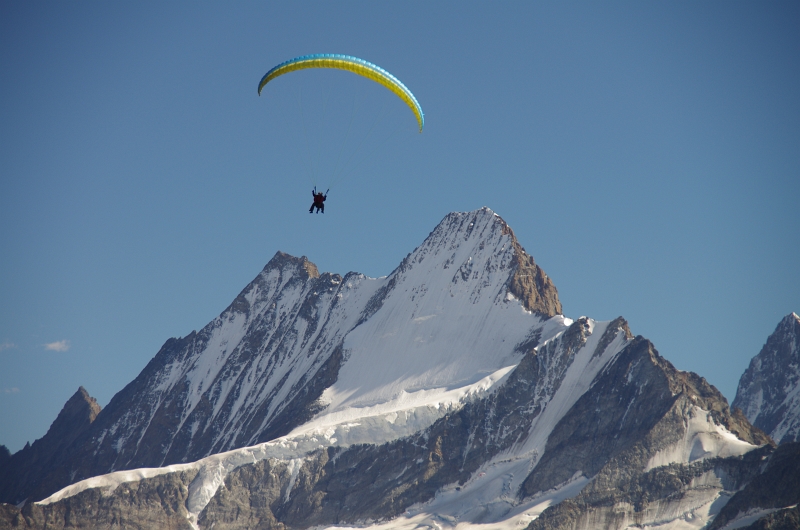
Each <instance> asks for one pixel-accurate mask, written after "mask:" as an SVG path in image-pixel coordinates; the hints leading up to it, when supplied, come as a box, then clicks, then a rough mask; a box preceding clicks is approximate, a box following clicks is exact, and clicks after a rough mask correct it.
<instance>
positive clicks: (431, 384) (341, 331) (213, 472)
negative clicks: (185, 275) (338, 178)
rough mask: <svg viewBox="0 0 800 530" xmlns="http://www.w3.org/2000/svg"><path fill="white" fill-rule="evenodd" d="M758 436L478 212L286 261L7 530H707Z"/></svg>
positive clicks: (168, 346)
mask: <svg viewBox="0 0 800 530" xmlns="http://www.w3.org/2000/svg"><path fill="white" fill-rule="evenodd" d="M767 442H769V439H768V438H767V437H766V436H765V435H763V433H761V432H760V431H758V430H757V429H754V428H753V427H752V426H751V425H750V424H749V423H748V422H747V420H746V419H745V418H744V417H743V416H742V415H741V414H737V413H736V412H735V411H734V412H731V410H730V409H729V407H728V406H727V403H726V402H725V400H724V398H723V397H722V396H721V395H720V394H719V392H717V391H716V389H714V388H713V387H711V386H710V385H708V384H707V382H706V381H705V380H704V379H702V378H701V377H699V376H696V375H695V374H691V373H687V372H679V371H677V370H675V369H674V367H672V366H671V365H670V364H669V363H668V362H667V361H666V360H665V359H663V358H661V357H660V355H658V353H657V351H656V350H655V348H654V346H653V345H652V344H651V343H650V342H649V341H647V340H646V339H644V338H643V337H634V336H633V334H632V333H631V331H630V330H629V329H628V325H627V323H626V322H625V320H624V319H623V318H621V317H620V318H618V319H615V320H613V321H610V322H598V321H595V320H593V319H591V318H587V317H581V318H579V319H577V320H572V319H570V318H567V317H565V316H563V315H562V314H561V304H560V302H559V300H558V293H557V291H556V289H555V286H553V284H552V282H551V281H550V279H549V278H548V277H547V275H546V274H545V273H544V272H543V271H542V270H541V269H540V268H539V267H538V266H537V265H536V263H535V262H534V260H533V258H532V257H531V256H529V255H528V254H527V253H526V252H525V251H524V249H523V248H522V246H521V245H520V243H519V242H518V241H517V239H516V238H515V236H514V233H513V231H512V230H511V228H510V227H509V226H508V225H507V224H506V223H505V221H503V220H502V218H500V217H499V216H498V215H496V214H495V213H494V212H492V211H491V210H490V209H488V208H481V209H479V210H475V211H472V212H462V213H451V214H449V215H447V216H446V217H445V218H444V219H443V220H442V222H440V223H439V224H438V226H436V228H435V229H434V230H433V231H432V232H431V233H430V234H429V235H428V237H427V238H426V239H425V241H423V242H422V244H421V245H420V246H419V247H417V248H416V249H415V250H413V251H412V252H411V253H409V254H408V255H407V256H406V258H405V259H403V261H402V262H401V263H400V264H399V265H398V267H397V268H396V269H395V270H394V271H392V272H391V273H390V274H389V275H388V276H385V277H382V278H368V277H366V276H364V275H363V274H359V273H355V272H350V273H348V274H346V275H344V276H340V275H338V274H331V273H319V271H318V270H317V267H316V266H314V265H313V264H312V263H311V262H310V261H308V259H307V258H305V257H300V258H297V257H293V256H289V255H287V254H284V253H281V252H278V253H276V254H275V256H274V257H273V258H272V259H271V260H270V262H269V263H268V264H267V266H266V267H264V269H263V270H262V271H261V272H260V273H259V274H258V276H257V277H256V278H255V279H254V280H253V281H252V282H251V283H250V284H249V285H248V286H247V287H245V289H244V290H243V291H242V292H241V293H240V294H239V295H238V296H237V297H236V299H235V300H234V302H233V303H232V304H231V305H230V306H229V307H228V308H227V309H226V310H225V311H223V312H222V314H220V316H219V317H217V318H216V319H214V320H213V321H212V322H210V323H209V324H208V325H207V326H205V327H204V328H203V329H201V330H200V331H197V332H193V333H191V334H190V335H188V336H187V337H183V338H177V339H170V340H169V341H167V342H166V343H165V344H164V346H163V347H162V349H161V351H160V352H159V353H158V354H157V355H156V356H155V357H154V358H153V360H152V361H151V362H150V363H149V364H148V366H147V367H146V368H145V369H144V370H143V371H142V373H141V374H139V376H138V377H137V378H136V379H135V380H134V381H133V382H132V383H131V384H129V385H128V386H127V387H126V388H125V389H123V390H122V391H121V392H120V393H118V394H117V395H116V396H114V398H113V399H112V400H111V402H110V403H109V405H108V406H107V407H106V408H105V409H103V411H102V412H101V413H100V414H99V415H98V416H97V418H96V420H95V421H94V422H93V424H92V426H91V428H90V429H89V430H88V431H87V432H86V433H84V434H83V435H81V437H80V438H79V439H77V440H76V441H75V442H74V443H72V444H71V445H70V447H69V448H67V449H65V450H63V451H61V452H60V453H59V454H57V455H56V456H55V457H54V458H52V459H51V460H52V461H53V462H54V465H53V466H52V470H51V471H50V472H49V473H47V474H45V475H44V476H39V477H33V479H32V481H29V482H27V483H24V484H23V483H19V482H18V483H17V485H18V488H17V490H16V493H17V498H15V499H12V500H13V501H16V502H18V501H19V500H21V499H19V496H20V495H22V494H24V495H25V496H28V495H29V494H30V497H31V498H33V499H42V498H43V497H45V496H46V495H47V494H48V493H52V492H53V491H55V490H56V489H57V488H56V487H55V486H56V485H61V486H67V485H68V484H69V486H67V487H65V488H63V489H61V490H60V491H58V492H57V493H55V494H54V495H52V496H49V497H48V498H47V499H44V500H42V501H41V502H39V503H33V504H31V503H28V504H26V506H25V508H23V509H22V511H21V512H19V510H17V512H15V511H14V509H11V508H3V507H2V506H0V526H2V521H3V518H4V517H6V520H11V519H12V518H14V517H17V516H18V515H19V516H21V517H24V518H25V520H26V521H32V522H34V523H35V524H33V526H32V527H33V528H40V527H45V526H47V525H49V526H47V527H48V528H50V527H53V528H61V527H67V526H69V527H81V525H83V526H85V527H92V526H94V527H97V526H111V525H122V526H137V525H142V524H144V525H145V526H147V525H149V526H153V527H156V526H157V527H168V526H169V527H173V528H187V527H192V528H255V527H258V528H261V527H264V528H289V529H303V528H311V527H330V526H332V525H335V526H337V527H342V526H349V525H350V526H359V527H370V525H373V523H374V528H383V529H408V530H412V529H415V528H423V527H426V528H432V527H437V528H451V529H454V528H456V527H459V528H468V527H470V526H471V525H479V524H480V525H490V526H492V527H495V525H497V527H500V528H516V527H520V528H521V527H523V526H524V525H527V524H528V523H531V522H532V521H533V524H534V525H539V527H541V528H554V527H559V528H561V527H563V528H576V529H577V528H592V527H594V526H593V524H594V522H595V521H615V523H614V524H611V523H609V525H607V526H608V527H609V528H612V527H613V528H617V527H619V528H625V527H627V526H630V525H631V524H636V525H639V526H647V525H656V524H658V525H659V526H660V527H663V528H670V527H676V528H680V527H682V526H681V525H682V524H683V523H684V522H688V521H691V525H692V526H693V527H699V526H702V524H704V523H705V522H708V521H709V520H710V519H711V518H713V516H714V513H716V512H715V511H714V510H717V509H718V508H719V502H718V499H720V498H721V497H723V496H725V495H727V496H730V492H731V491H736V490H738V489H741V487H742V485H743V484H744V483H745V482H746V481H748V480H750V479H751V478H752V476H753V475H754V474H757V473H758V472H759V469H760V468H761V467H762V457H764V456H768V453H769V451H770V449H771V448H770V446H763V447H761V448H759V445H762V444H764V443H767ZM758 451H761V452H760V453H757V452H758ZM753 453H757V454H755V455H754V456H752V457H751V456H750V455H751V454H753ZM134 468H138V469H135V471H132V469H134ZM115 470H120V471H116V472H111V473H109V471H115ZM97 475H101V476H97ZM90 477H91V478H90ZM11 478H12V481H13V479H14V477H11ZM82 479H85V480H82ZM36 481H38V483H40V484H45V485H46V488H45V489H43V488H40V489H39V490H34V491H30V488H29V486H30V484H31V483H35V482H36ZM26 485H27V486H26ZM12 486H13V484H12ZM25 487H28V488H29V489H28V490H27V491H26V490H25ZM46 489H49V491H46ZM582 490H585V492H586V494H585V495H584V494H583V492H582ZM570 497H574V498H575V499H576V502H570V501H568V500H567V501H565V500H566V499H569V498H570ZM562 501H565V503H564V504H563V506H562V504H559V503H561V502H562ZM551 505H552V506H551ZM548 506H550V508H548ZM4 514H5V515H4ZM537 518H538V519H537ZM534 520H535V521H534ZM567 520H571V521H572V523H574V524H567V525H560V524H554V522H556V523H558V521H567ZM51 523H52V524H51Z"/></svg>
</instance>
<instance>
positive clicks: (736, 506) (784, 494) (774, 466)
mask: <svg viewBox="0 0 800 530" xmlns="http://www.w3.org/2000/svg"><path fill="white" fill-rule="evenodd" d="M762 467H763V465H762ZM798 503H800V443H798V442H787V443H784V444H781V445H780V446H779V447H778V448H777V450H776V451H775V452H774V454H772V455H771V456H770V457H769V459H768V460H767V463H766V466H765V467H764V469H763V472H761V473H760V474H759V475H758V476H756V477H754V478H753V479H752V480H750V481H749V482H748V483H747V485H746V486H745V487H744V488H743V489H742V490H741V491H738V492H737V493H736V494H735V495H734V496H733V497H732V498H731V500H730V501H729V502H728V503H727V504H726V505H725V506H724V507H723V508H722V510H721V511H720V512H719V515H717V517H716V518H715V519H714V522H713V523H712V524H711V525H710V526H709V527H708V530H718V529H721V528H725V526H726V525H727V524H728V523H731V522H733V521H735V520H737V519H739V518H741V517H742V516H745V515H747V514H752V513H759V512H765V511H766V512H770V511H779V510H784V509H786V510H785V511H786V512H787V513H785V514H784V515H782V516H779V515H777V514H769V515H768V520H766V521H764V522H763V523H762V524H761V525H754V526H755V527H757V528H776V527H779V526H780V525H781V524H784V523H781V522H780V521H781V520H782V519H784V518H786V520H787V521H791V520H796V515H797V514H796V507H797V504H798ZM793 510H794V511H793ZM794 528H797V526H795V527H794Z"/></svg>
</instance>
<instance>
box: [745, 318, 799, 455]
mask: <svg viewBox="0 0 800 530" xmlns="http://www.w3.org/2000/svg"><path fill="white" fill-rule="evenodd" d="M733 406H734V407H738V408H740V409H742V411H743V412H744V414H745V416H747V418H748V419H749V420H750V421H751V422H753V425H755V426H756V427H759V428H760V429H762V430H763V431H765V432H766V433H768V434H769V435H770V436H772V438H773V439H775V440H776V441H778V442H780V443H783V442H790V441H800V317H798V316H797V313H794V312H793V313H790V314H788V315H786V316H785V317H784V318H783V319H782V320H781V321H780V323H779V324H778V327H776V328H775V331H774V332H773V333H772V335H770V336H769V338H768V339H767V342H766V344H764V347H763V348H762V349H761V351H760V352H759V353H758V355H756V356H755V357H753V359H752V360H751V361H750V366H749V367H748V368H747V370H746V371H745V372H744V374H742V377H741V379H740V380H739V387H738V389H737V391H736V398H735V399H734V400H733Z"/></svg>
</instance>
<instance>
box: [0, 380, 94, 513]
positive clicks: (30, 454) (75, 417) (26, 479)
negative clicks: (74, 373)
mask: <svg viewBox="0 0 800 530" xmlns="http://www.w3.org/2000/svg"><path fill="white" fill-rule="evenodd" d="M99 413H100V405H98V404H97V401H96V400H95V399H94V398H93V397H91V396H90V395H89V393H88V392H86V389H84V388H83V387H80V388H79V389H78V391H77V392H75V394H73V395H72V397H71V398H69V400H67V402H66V403H65V404H64V407H63V408H62V409H61V412H59V413H58V416H57V417H56V419H55V421H54V422H53V423H52V424H51V425H50V428H49V429H48V430H47V433H46V434H45V435H44V436H43V437H42V438H40V439H38V440H36V441H35V442H33V445H27V444H26V445H25V447H24V448H23V449H21V450H20V451H18V452H16V453H14V454H13V455H9V456H7V457H6V458H0V499H9V498H14V497H15V496H17V502H19V501H22V500H24V499H25V497H24V496H22V497H20V496H18V492H19V491H20V490H22V491H28V492H29V491H31V490H32V489H33V488H35V487H37V486H38V485H39V481H40V480H41V477H42V476H43V475H46V474H47V473H48V472H49V471H50V470H51V469H52V468H53V467H54V466H55V465H56V460H55V456H56V455H58V454H60V453H61V452H63V451H64V450H65V449H66V448H67V447H69V446H70V445H71V444H72V443H73V442H75V440H77V439H78V438H80V436H82V435H84V434H85V433H86V432H87V431H88V430H89V428H90V427H91V425H92V423H93V422H94V421H95V419H96V418H97V416H98V414H99ZM3 449H5V447H3ZM6 453H8V450H7V449H6Z"/></svg>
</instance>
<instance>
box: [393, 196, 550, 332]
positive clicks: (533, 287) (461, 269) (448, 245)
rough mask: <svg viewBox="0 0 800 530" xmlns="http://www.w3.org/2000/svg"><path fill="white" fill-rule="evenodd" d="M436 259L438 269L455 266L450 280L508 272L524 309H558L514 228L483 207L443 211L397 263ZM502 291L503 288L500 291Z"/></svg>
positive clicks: (509, 282)
mask: <svg viewBox="0 0 800 530" xmlns="http://www.w3.org/2000/svg"><path fill="white" fill-rule="evenodd" d="M425 259H428V260H438V263H439V264H440V265H441V267H442V268H444V269H452V268H455V274H454V275H453V277H452V282H453V283H454V284H457V283H458V282H459V281H462V282H464V281H467V280H472V281H475V280H477V281H478V282H479V284H486V283H491V282H492V278H491V277H492V276H493V275H505V274H506V273H510V274H508V278H506V281H505V283H504V288H506V289H507V290H508V291H509V292H510V293H511V294H512V295H514V296H515V297H516V298H517V299H519V300H521V301H522V303H523V304H524V306H525V308H526V309H528V310H529V311H532V312H535V313H539V314H541V315H542V316H547V317H552V316H555V315H559V314H561V302H560V301H559V299H558V290H557V289H556V288H555V285H553V283H552V281H551V280H550V278H549V277H548V276H547V274H545V273H544V271H543V270H542V269H541V268H540V267H539V266H538V265H536V263H535V261H534V259H533V257H532V256H529V255H528V254H527V253H526V252H525V249H524V248H523V247H522V245H520V243H519V241H518V240H517V238H516V236H515V235H514V231H513V230H512V229H511V227H510V226H509V225H508V224H507V223H506V222H505V221H504V220H503V218H502V217H500V216H499V215H497V214H496V213H494V212H493V211H492V210H490V209H489V208H487V207H485V206H484V207H483V208H480V209H478V210H475V211H472V212H454V213H450V214H448V215H447V216H446V217H445V218H444V219H443V220H442V222H440V223H439V225H438V226H437V227H436V228H435V229H434V230H433V231H432V232H431V233H430V235H429V236H428V237H427V239H426V240H425V242H424V243H423V244H422V245H421V246H420V247H418V248H417V249H416V250H415V251H414V252H413V253H411V254H409V256H408V257H406V259H405V260H404V261H403V263H402V264H401V265H400V269H405V268H408V267H411V266H413V265H414V264H416V263H421V262H422V261H423V260H425ZM502 294H503V295H505V294H506V293H502Z"/></svg>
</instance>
